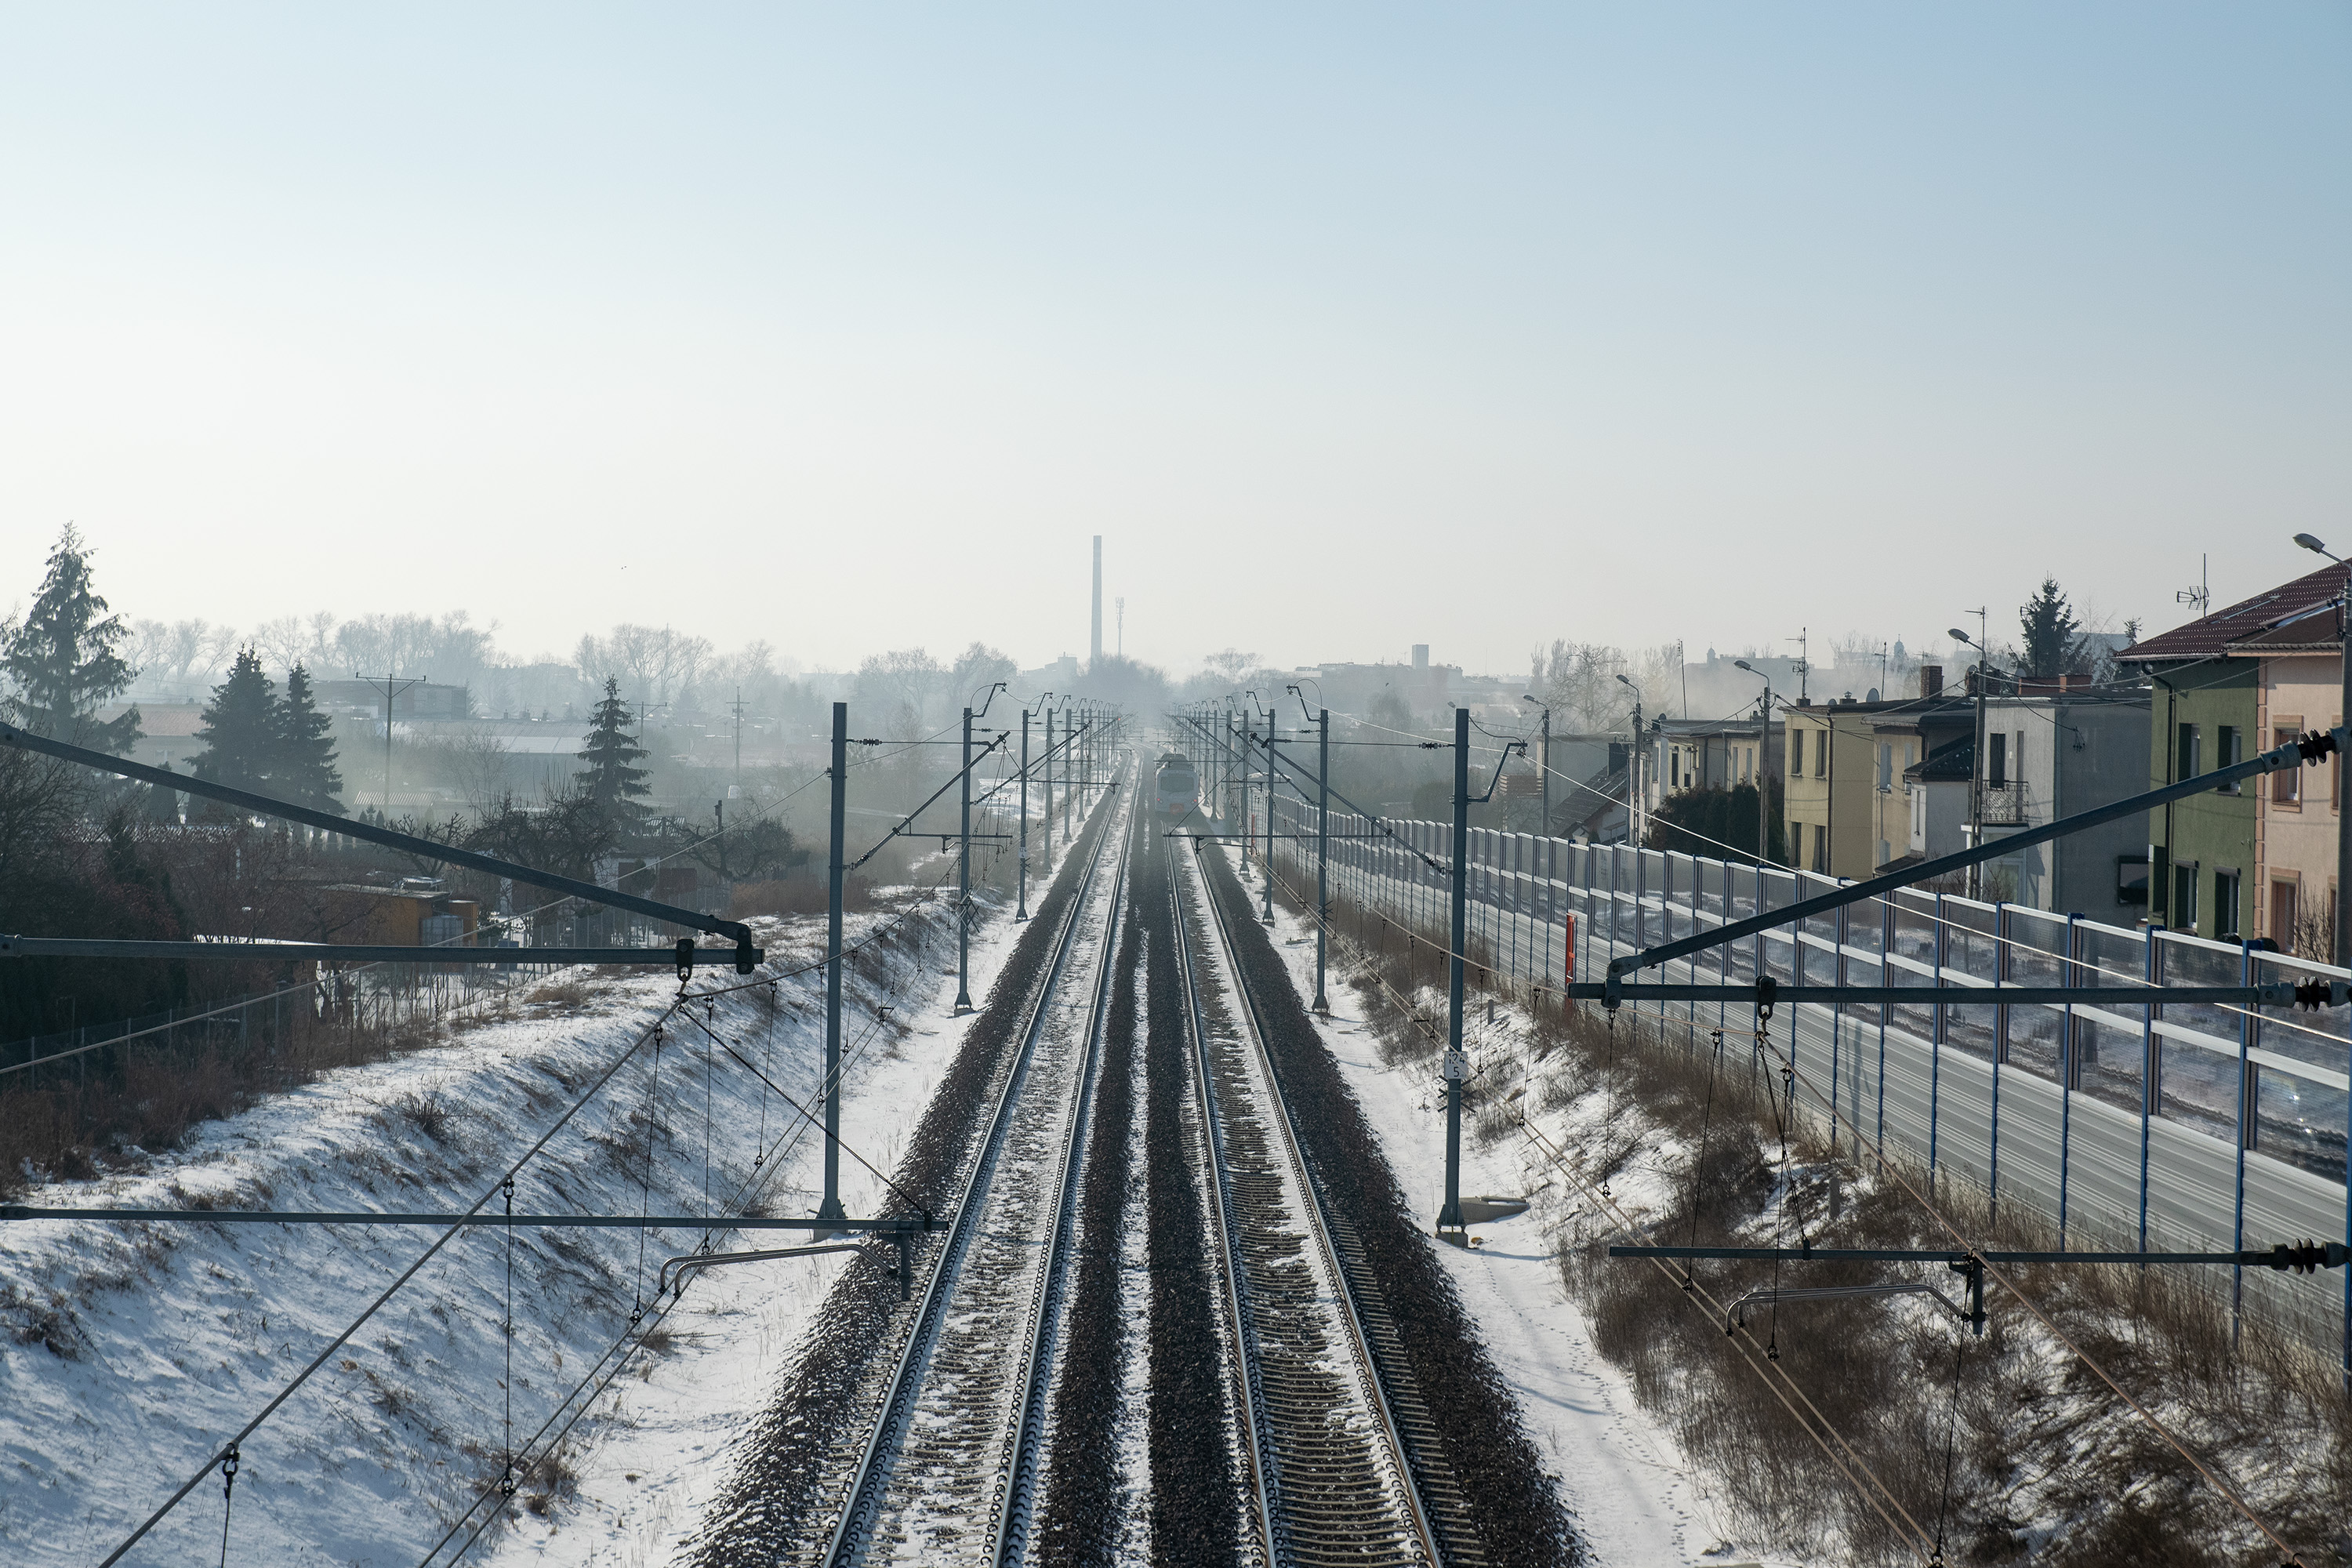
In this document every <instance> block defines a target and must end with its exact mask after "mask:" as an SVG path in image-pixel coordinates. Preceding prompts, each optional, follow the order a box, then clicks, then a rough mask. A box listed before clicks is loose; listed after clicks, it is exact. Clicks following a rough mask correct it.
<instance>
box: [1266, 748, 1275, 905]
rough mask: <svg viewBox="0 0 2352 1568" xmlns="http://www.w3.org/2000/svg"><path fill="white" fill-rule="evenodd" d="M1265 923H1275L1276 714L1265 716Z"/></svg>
mask: <svg viewBox="0 0 2352 1568" xmlns="http://www.w3.org/2000/svg"><path fill="white" fill-rule="evenodd" d="M1265 923H1266V924H1268V925H1272V924H1273V923H1274V715H1273V714H1271V713H1268V714H1267V715H1266V716H1265Z"/></svg>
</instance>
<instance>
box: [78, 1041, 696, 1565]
mask: <svg viewBox="0 0 2352 1568" xmlns="http://www.w3.org/2000/svg"><path fill="white" fill-rule="evenodd" d="M676 1005H677V1004H676V1003H675V1002H673V1003H672V1004H671V1007H670V1009H665V1010H664V1013H663V1015H662V1016H663V1017H665V1018H666V1017H667V1016H668V1015H669V1011H670V1010H672V1009H674V1008H675V1007H676ZM658 1021H659V1020H656V1023H658ZM652 1034H653V1029H652V1028H651V1027H648V1028H646V1029H645V1030H643V1031H641V1032H640V1033H639V1034H638V1035H637V1037H636V1038H635V1039H633V1040H631V1041H630V1042H629V1044H628V1046H627V1047H625V1049H624V1050H623V1051H622V1052H621V1054H620V1055H619V1056H618V1057H616V1058H614V1061H613V1064H612V1065H611V1066H610V1067H608V1068H605V1069H604V1071H603V1072H602V1073H600V1074H599V1075H597V1078H596V1080H595V1081H594V1082H593V1083H592V1084H590V1085H589V1086H588V1088H587V1089H586V1090H585V1091H583V1093H582V1094H581V1095H580V1097H579V1098H578V1099H576V1100H573V1101H572V1104H571V1105H570V1106H568V1107H567V1108H565V1110H564V1112H563V1114H562V1116H560V1117H558V1118H557V1119H556V1120H555V1121H554V1123H553V1124H552V1125H551V1126H550V1127H549V1128H548V1130H547V1131H545V1132H542V1133H541V1134H540V1136H539V1139H538V1141H537V1142H534V1143H532V1144H531V1146H530V1149H529V1150H527V1151H526V1152H524V1153H523V1155H522V1156H521V1158H520V1159H518V1160H516V1161H515V1162H514V1163H512V1164H510V1165H509V1166H508V1167H507V1170H506V1172H505V1173H504V1174H503V1175H502V1176H501V1177H500V1178H499V1182H500V1183H503V1182H504V1181H506V1180H507V1179H509V1178H510V1177H512V1176H513V1175H514V1173H516V1172H518V1171H520V1170H521V1169H522V1167H523V1166H524V1165H525V1164H527V1163H530V1160H531V1159H533V1158H534V1157H535V1156H536V1155H537V1154H538V1153H539V1152H540V1151H541V1150H542V1149H544V1148H546V1147H547V1145H548V1143H549V1142H551V1140H552V1139H553V1138H554V1137H555V1135H556V1134H557V1133H558V1132H561V1131H562V1130H563V1129H564V1128H565V1127H567V1126H569V1125H571V1122H572V1118H573V1117H574V1116H576V1115H578V1114H579V1113H580V1111H581V1110H583V1108H584V1107H585V1106H586V1105H587V1103H588V1101H589V1100H592V1099H593V1098H594V1097H595V1095H596V1094H597V1093H598V1092H599V1091H600V1090H602V1089H604V1086H605V1085H606V1084H608V1083H610V1082H611V1081H612V1080H613V1076H614V1074H615V1073H617V1072H619V1071H620V1070H621V1068H624V1067H625V1066H626V1065H627V1064H628V1062H629V1060H630V1058H633V1057H635V1055H636V1054H637V1050H638V1048H639V1047H642V1046H643V1045H644V1044H645V1043H646V1040H647V1039H648V1038H650V1037H651V1036H652ZM498 1192H499V1184H492V1185H491V1186H489V1187H488V1188H487V1189H485V1190H484V1191H483V1193H482V1195H481V1196H480V1197H478V1198H476V1199H475V1200H474V1202H473V1203H472V1205H470V1206H468V1207H467V1209H466V1211H465V1213H464V1214H463V1215H460V1216H459V1217H458V1218H457V1219H456V1220H454V1221H453V1222H451V1224H450V1225H449V1226H448V1227H447V1228H446V1229H445V1230H444V1231H442V1233H441V1234H440V1235H439V1236H437V1237H435V1238H434V1239H433V1241H432V1243H431V1245H429V1246H427V1247H425V1250H424V1251H423V1252H422V1253H420V1254H418V1255H417V1257H416V1258H415V1261H413V1262H411V1263H410V1264H409V1266H408V1267H407V1268H404V1269H403V1270H401V1272H400V1273H399V1274H398V1275H397V1276H396V1277H395V1278H394V1279H393V1281H392V1283H391V1284H389V1285H387V1286H385V1287H384V1288H383V1290H382V1291H380V1292H379V1293H378V1294H377V1295H376V1297H375V1299H374V1300H372V1301H370V1302H369V1303H368V1305H367V1307H366V1308H365V1309H364V1310H362V1312H361V1313H360V1315H359V1316H358V1317H356V1318H354V1319H352V1321H351V1322H350V1324H349V1325H348V1326H346V1327H345V1328H344V1329H343V1330H342V1331H341V1332H340V1333H338V1334H336V1335H335V1337H334V1338H333V1339H332V1340H331V1341H330V1342H328V1343H327V1344H326V1346H325V1347H324V1348H322V1349H321V1350H320V1352H319V1353H318V1354H317V1355H316V1356H314V1357H312V1358H311V1359H310V1363H308V1364H307V1365H305V1366H304V1367H303V1368H302V1370H301V1371H300V1372H299V1373H295V1374H294V1377H293V1379H292V1380H291V1381H289V1383H288V1384H286V1385H285V1386H284V1387H283V1388H281V1389H279V1390H278V1392H277V1393H276V1394H273V1395H272V1396H271V1397H270V1399H269V1402H268V1404H266V1405H263V1406H262V1407H261V1409H260V1410H259V1411H258V1412H257V1414H256V1415H254V1416H253V1418H252V1419H251V1420H249V1421H247V1423H246V1424H245V1426H243V1427H241V1428H240V1429H239V1430H238V1431H237V1433H236V1436H232V1437H231V1438H230V1439H229V1440H228V1442H227V1443H226V1444H224V1445H223V1446H222V1447H220V1448H219V1449H216V1450H215V1452H214V1453H213V1454H212V1456H211V1457H210V1458H206V1459H205V1462H204V1464H203V1465H202V1466H201V1467H200V1468H198V1469H197V1470H196V1472H195V1473H194V1475H192V1476H190V1477H189V1478H188V1479H186V1480H185V1481H184V1482H182V1483H181V1484H180V1488H179V1489H178V1490H176V1491H174V1492H173V1494H172V1495H171V1496H170V1497H169V1498H167V1499H165V1500H164V1501H163V1505H162V1506H161V1507H159V1508H157V1509H156V1510H155V1511H154V1512H152V1513H151V1514H149V1515H148V1516H147V1518H146V1519H145V1521H142V1523H141V1524H140V1525H139V1527H138V1528H137V1529H136V1530H133V1531H131V1534H130V1535H129V1537H127V1538H126V1539H125V1540H124V1541H123V1542H122V1543H121V1545H119V1546H117V1547H116V1548H115V1549H114V1550H113V1551H112V1552H109V1553H108V1554H107V1556H106V1557H105V1558H104V1559H103V1560H102V1561H101V1562H100V1564H99V1568H111V1565H112V1564H114V1563H120V1562H121V1560H122V1557H123V1554H124V1553H126V1552H129V1551H130V1550H131V1548H132V1547H133V1546H136V1545H137V1544H138V1543H139V1542H141V1541H142V1539H144V1538H145V1536H146V1534H147V1532H148V1531H151V1530H152V1529H154V1528H155V1526H156V1525H157V1524H158V1523H159V1522H160V1521H162V1520H163V1516H164V1515H165V1514H167V1513H169V1512H171V1511H172V1510H173V1509H174V1508H177V1507H178V1506H179V1505H180V1503H181V1501H182V1500H184V1499H185V1498H186V1497H187V1495H188V1493H190V1492H191V1491H193V1490H194V1489H195V1487H196V1484H197V1483H198V1482H199V1481H202V1480H203V1479H205V1476H207V1475H209V1474H211V1473H212V1469H213V1467H214V1466H215V1465H216V1464H218V1463H220V1462H221V1460H223V1459H224V1458H227V1456H228V1453H229V1451H230V1450H231V1449H234V1448H236V1447H240V1446H241V1445H242V1444H243V1443H244V1442H245V1440H246V1439H247V1438H248V1437H250V1436H253V1434H254V1433H255V1432H257V1431H258V1430H259V1429H260V1427H261V1424H262V1423H263V1422H265V1421H267V1420H268V1419H269V1417H270V1416H271V1415H273V1414H275V1413H276V1411H277V1410H278V1406H279V1405H283V1404H285V1403H286V1401H287V1400H289V1399H290V1398H292V1397H293V1395H294V1393H295V1391H296V1390H298V1389H299V1388H300V1387H301V1386H302V1385H303V1384H306V1383H308V1382H310V1377H311V1375H312V1374H313V1373H316V1372H317V1371H318V1370H319V1369H320V1367H322V1366H324V1365H325V1364H326V1363H327V1359H328V1358H329V1357H330V1356H331V1355H333V1354H334V1353H335V1352H337V1351H339V1350H341V1348H342V1347H343V1345H344V1344H345V1343H346V1342H349V1341H350V1339H351V1337H352V1335H353V1334H355V1333H357V1332H359V1331H360V1330H361V1329H362V1327H364V1326H365V1325H366V1323H367V1321H368V1320H369V1319H371V1318H373V1317H374V1316H375V1314H376V1313H377V1312H378V1311H379V1310H382V1308H383V1304H384V1303H385V1302H387V1301H389V1300H392V1298H393V1296H394V1293H395V1292H397V1291H398V1290H399V1289H401V1287H403V1286H404V1285H406V1284H407V1283H408V1281H409V1280H410V1279H414V1278H415V1275H416V1272H417V1270H418V1269H420V1268H424V1267H425V1264H426V1263H428V1262H430V1261H432V1259H433V1258H435V1257H436V1255H438V1254H439V1252H440V1251H441V1249H442V1248H443V1247H446V1246H447V1245H448V1244H449V1242H450V1240H451V1239H452V1238H453V1237H456V1236H457V1234H458V1233H459V1232H460V1231H462V1230H464V1229H465V1228H466V1227H467V1225H468V1224H469V1223H470V1222H472V1220H473V1219H474V1216H475V1215H478V1214H479V1213H480V1212H481V1211H482V1209H483V1208H484V1207H485V1206H486V1205H488V1203H489V1201H490V1199H491V1198H492V1197H494V1196H495V1195H497V1194H498Z"/></svg>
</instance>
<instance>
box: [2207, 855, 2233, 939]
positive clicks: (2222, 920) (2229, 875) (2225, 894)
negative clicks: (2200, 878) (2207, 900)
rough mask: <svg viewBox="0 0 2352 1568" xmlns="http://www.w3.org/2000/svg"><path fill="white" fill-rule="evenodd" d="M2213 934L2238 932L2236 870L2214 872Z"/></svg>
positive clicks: (2227, 934) (2222, 934)
mask: <svg viewBox="0 0 2352 1568" xmlns="http://www.w3.org/2000/svg"><path fill="white" fill-rule="evenodd" d="M2213 934H2214V935H2215V936H2217V937H2233V936H2236V935H2237V934H2238V874H2237V873H2236V872H2235V871H2216V872H2214V873H2213Z"/></svg>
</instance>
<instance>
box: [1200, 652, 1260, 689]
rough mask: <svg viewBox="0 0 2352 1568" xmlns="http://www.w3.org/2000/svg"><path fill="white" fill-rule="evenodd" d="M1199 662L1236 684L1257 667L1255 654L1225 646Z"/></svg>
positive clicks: (1230, 682)
mask: <svg viewBox="0 0 2352 1568" xmlns="http://www.w3.org/2000/svg"><path fill="white" fill-rule="evenodd" d="M1201 662H1202V663H1203V664H1205V665H1207V666H1208V667H1209V668H1211V669H1213V670H1215V671H1216V672H1217V673H1218V674H1219V675H1221V676H1223V678H1224V679H1225V680H1226V681H1227V682H1228V683H1229V684H1232V685H1235V686H1238V685H1240V684H1241V683H1242V681H1243V679H1244V678H1245V677H1247V676H1248V675H1249V673H1250V672H1251V671H1252V670H1254V669H1255V668H1257V655H1255V654H1254V653H1244V652H1242V651H1241V650H1240V649H1239V648H1234V647H1227V648H1225V649H1224V650H1223V651H1222V652H1219V653H1213V654H1210V655H1208V656H1207V657H1206V658H1203V659H1202V661H1201Z"/></svg>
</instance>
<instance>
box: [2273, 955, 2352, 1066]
mask: <svg viewBox="0 0 2352 1568" xmlns="http://www.w3.org/2000/svg"><path fill="white" fill-rule="evenodd" d="M2315 973H2322V972H2320V971H2317V970H2315V967H2314V966H2313V965H2311V964H2307V963H2296V962H2295V961H2294V960H2293V959H2291V958H2280V957H2276V956H2264V955H2262V954H2257V955H2256V956H2255V959H2254V982H2255V984H2259V985H2277V984H2290V985H2291V984H2294V983H2295V982H2296V981H2298V980H2308V979H2310V978H2312V976H2313V975H2314V974H2315ZM2347 1029H2352V1008H2345V1007H2323V1008H2321V1009H2319V1010H2318V1011H2317V1012H2315V1013H2306V1012H2305V1011H2304V1010H2303V1009H2301V1008H2300V1007H2296V1008H2282V1007H2269V1008H2264V1009H2263V1016H2262V1036H2261V1038H2260V1040H2259V1041H2258V1042H2257V1043H2258V1044H2260V1045H2261V1046H2262V1047H2263V1049H2264V1050H2269V1051H2275V1052H2277V1053H2278V1054H2279V1055H2280V1056H2283V1057H2292V1058H2294V1059H2295V1060H2296V1061H2299V1062H2309V1063H2310V1064H2311V1065H2312V1066H2314V1067H2322V1068H2328V1069H2329V1070H2330V1071H2333V1072H2343V1071H2344V1070H2345V1069H2346V1068H2347V1065H2352V1063H2347V1056H2352V1039H2347V1034H2346V1032H2347Z"/></svg>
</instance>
